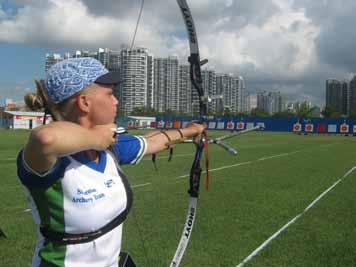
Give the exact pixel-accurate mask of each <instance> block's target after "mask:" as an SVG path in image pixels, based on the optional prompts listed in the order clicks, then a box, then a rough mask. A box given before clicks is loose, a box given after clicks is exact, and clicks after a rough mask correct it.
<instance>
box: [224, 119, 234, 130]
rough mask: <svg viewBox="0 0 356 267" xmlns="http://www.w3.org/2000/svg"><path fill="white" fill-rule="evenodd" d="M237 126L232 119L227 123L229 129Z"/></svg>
mask: <svg viewBox="0 0 356 267" xmlns="http://www.w3.org/2000/svg"><path fill="white" fill-rule="evenodd" d="M234 127H235V123H233V122H232V121H229V122H228V123H227V124H226V129H228V130H233V129H234Z"/></svg>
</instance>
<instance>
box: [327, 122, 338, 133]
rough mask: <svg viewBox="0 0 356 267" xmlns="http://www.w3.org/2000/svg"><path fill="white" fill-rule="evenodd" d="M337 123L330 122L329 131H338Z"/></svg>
mask: <svg viewBox="0 0 356 267" xmlns="http://www.w3.org/2000/svg"><path fill="white" fill-rule="evenodd" d="M336 131H337V125H336V124H329V125H328V133H336Z"/></svg>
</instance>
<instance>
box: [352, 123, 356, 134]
mask: <svg viewBox="0 0 356 267" xmlns="http://www.w3.org/2000/svg"><path fill="white" fill-rule="evenodd" d="M352 132H353V133H356V125H354V126H353V127H352Z"/></svg>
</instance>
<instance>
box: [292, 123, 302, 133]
mask: <svg viewBox="0 0 356 267" xmlns="http://www.w3.org/2000/svg"><path fill="white" fill-rule="evenodd" d="M301 130H302V125H301V124H300V123H294V124H293V132H300V131H301Z"/></svg>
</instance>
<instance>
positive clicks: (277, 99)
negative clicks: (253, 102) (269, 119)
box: [257, 91, 283, 114]
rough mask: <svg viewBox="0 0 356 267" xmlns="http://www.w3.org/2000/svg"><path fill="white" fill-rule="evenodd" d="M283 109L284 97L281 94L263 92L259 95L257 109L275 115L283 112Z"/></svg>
mask: <svg viewBox="0 0 356 267" xmlns="http://www.w3.org/2000/svg"><path fill="white" fill-rule="evenodd" d="M282 107H283V103H282V96H281V93H280V92H267V91H262V92H258V93H257V108H258V109H260V110H263V111H265V112H267V113H268V114H274V113H277V112H281V111H282V109H283V108H282Z"/></svg>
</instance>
